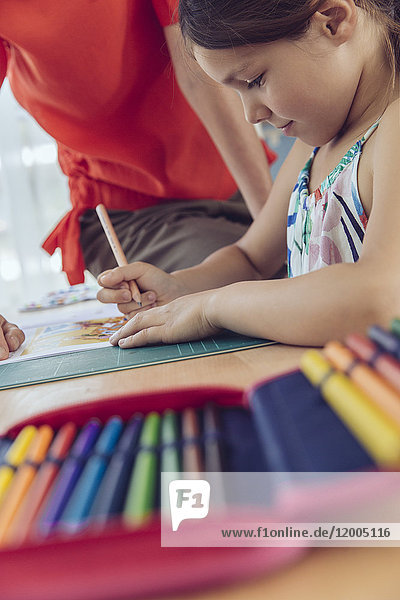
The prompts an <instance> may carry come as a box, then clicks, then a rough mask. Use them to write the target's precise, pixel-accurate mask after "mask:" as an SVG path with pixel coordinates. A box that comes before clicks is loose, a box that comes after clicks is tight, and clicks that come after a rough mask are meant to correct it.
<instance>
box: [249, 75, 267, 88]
mask: <svg viewBox="0 0 400 600" xmlns="http://www.w3.org/2000/svg"><path fill="white" fill-rule="evenodd" d="M262 78H263V76H262V75H259V76H258V77H256V78H255V79H253V80H252V81H248V82H247V89H248V90H251V88H253V87H261V85H262V84H261V80H262Z"/></svg>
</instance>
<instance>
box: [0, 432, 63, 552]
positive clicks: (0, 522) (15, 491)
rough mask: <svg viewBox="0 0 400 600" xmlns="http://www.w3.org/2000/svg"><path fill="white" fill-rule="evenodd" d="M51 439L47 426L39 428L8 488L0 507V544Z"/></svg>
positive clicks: (5, 536) (51, 434) (4, 539)
mask: <svg viewBox="0 0 400 600" xmlns="http://www.w3.org/2000/svg"><path fill="white" fill-rule="evenodd" d="M52 438H53V430H52V428H51V427H50V426H49V425H42V426H41V427H39V429H38V432H37V434H36V436H35V438H34V440H33V441H32V443H31V444H30V446H29V449H28V452H27V454H26V456H25V461H26V462H24V463H23V464H21V466H20V467H19V469H18V471H17V472H16V474H15V476H14V478H13V480H12V482H11V484H10V485H9V487H8V491H7V493H6V494H5V497H4V501H3V503H2V505H1V507H0V544H1V543H3V542H4V541H6V540H7V535H8V530H9V528H10V526H11V523H12V521H13V519H14V517H15V515H16V513H17V511H18V508H19V506H20V505H21V503H22V500H23V499H24V497H25V494H26V493H27V491H28V489H29V486H30V485H31V483H32V481H33V479H34V477H35V475H36V472H37V469H38V468H39V466H40V464H41V463H42V462H43V461H44V459H45V458H46V454H47V450H48V448H49V446H50V442H51V440H52Z"/></svg>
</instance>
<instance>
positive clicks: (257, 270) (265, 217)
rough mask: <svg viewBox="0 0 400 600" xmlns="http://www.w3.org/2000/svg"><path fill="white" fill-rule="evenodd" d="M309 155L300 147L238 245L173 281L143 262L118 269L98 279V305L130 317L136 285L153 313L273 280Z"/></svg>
mask: <svg viewBox="0 0 400 600" xmlns="http://www.w3.org/2000/svg"><path fill="white" fill-rule="evenodd" d="M310 152H311V149H310V148H309V146H305V145H304V144H302V143H301V142H298V141H297V142H295V144H294V145H293V147H292V149H291V151H290V152H289V154H288V156H287V158H286V160H285V162H284V164H283V165H282V167H281V169H280V171H279V174H278V176H277V178H276V180H275V182H274V186H273V189H272V191H271V194H270V198H269V200H268V202H267V203H266V204H265V205H264V207H263V209H262V211H261V213H260V214H259V215H258V217H257V218H256V219H255V221H254V222H253V223H252V225H251V226H250V228H249V229H248V231H247V232H246V234H245V235H244V236H243V238H241V240H239V241H238V242H237V243H236V244H233V245H231V246H226V247H224V248H221V249H220V250H217V251H216V252H214V253H213V254H211V255H210V256H209V257H208V258H207V259H205V260H204V261H203V262H202V263H201V264H199V265H196V266H195V267H191V268H188V269H184V270H181V271H175V272H174V273H173V274H171V275H169V274H167V273H164V271H161V270H160V269H158V268H156V267H153V266H152V265H149V264H146V263H142V262H137V263H132V264H130V265H127V266H125V267H117V268H115V269H112V270H111V271H107V272H105V273H102V274H101V275H100V276H99V279H98V281H99V283H100V285H102V286H103V287H104V289H102V290H101V291H100V292H99V293H98V299H99V300H100V301H101V302H110V303H116V304H118V308H119V309H120V310H121V312H124V313H127V314H131V313H133V312H135V311H136V310H138V305H137V304H136V303H134V302H132V301H131V295H130V291H129V286H128V281H130V280H131V279H134V280H135V281H136V282H137V284H138V285H139V288H140V290H141V292H142V303H143V307H144V308H148V307H149V306H152V305H154V304H156V305H158V306H160V305H162V304H165V303H166V302H170V301H171V300H173V299H175V298H177V297H179V296H183V295H186V294H191V293H193V292H199V291H203V290H207V289H213V288H217V287H221V286H224V285H228V284H230V283H234V282H236V281H243V280H255V279H260V277H263V278H268V277H272V276H274V275H275V274H276V273H277V271H278V270H279V269H280V268H281V267H282V265H283V264H284V261H285V258H286V222H287V208H288V203H289V198H290V194H291V191H292V189H293V187H294V185H295V182H296V179H297V175H298V173H299V172H300V169H302V168H303V167H304V164H305V162H306V160H307V158H308V156H309V154H310ZM142 310H143V309H142Z"/></svg>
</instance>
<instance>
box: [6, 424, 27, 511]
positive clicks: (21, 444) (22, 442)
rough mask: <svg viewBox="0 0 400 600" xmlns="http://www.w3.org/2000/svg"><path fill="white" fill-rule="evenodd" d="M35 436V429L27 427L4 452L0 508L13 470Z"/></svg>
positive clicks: (12, 475) (23, 456) (19, 462)
mask: <svg viewBox="0 0 400 600" xmlns="http://www.w3.org/2000/svg"><path fill="white" fill-rule="evenodd" d="M35 435H36V427H33V425H27V426H26V427H24V428H23V429H22V431H20V432H19V434H18V435H17V437H16V438H15V440H14V441H13V443H12V445H11V446H10V448H9V449H8V451H7V452H6V455H5V457H4V459H5V464H4V465H3V466H2V467H0V506H1V504H2V502H3V500H4V497H5V495H6V492H7V490H8V488H9V486H10V484H11V481H12V479H13V477H14V473H15V470H16V468H17V467H18V466H19V465H20V464H21V463H22V461H23V460H24V458H25V455H26V453H27V451H28V448H29V446H30V444H31V443H32V440H33V438H34V437H35Z"/></svg>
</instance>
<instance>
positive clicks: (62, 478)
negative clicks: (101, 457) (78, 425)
mask: <svg viewBox="0 0 400 600" xmlns="http://www.w3.org/2000/svg"><path fill="white" fill-rule="evenodd" d="M100 428H101V424H100V422H99V421H98V420H97V419H91V420H90V421H88V423H86V425H85V426H84V427H83V428H82V430H81V432H80V433H79V435H78V437H77V438H76V440H75V442H74V445H73V446H72V449H71V452H70V454H69V455H68V457H67V458H66V459H65V461H64V464H63V466H62V467H61V469H60V471H59V473H58V477H57V479H56V481H55V483H54V486H53V491H52V493H51V496H50V497H49V500H48V502H47V503H46V505H45V507H44V509H43V512H42V513H41V516H40V520H39V524H38V532H39V533H40V534H42V535H48V534H49V533H51V532H52V531H53V529H54V528H55V526H56V524H57V522H58V520H59V518H60V516H61V514H62V512H63V510H64V508H65V506H66V504H67V502H68V500H69V498H70V496H71V494H72V491H73V489H74V487H75V485H76V482H77V481H78V479H79V476H80V474H81V472H82V469H83V465H84V462H85V461H86V459H87V457H88V455H89V452H90V451H91V449H92V447H93V444H94V443H95V441H96V438H97V436H98V434H99V431H100Z"/></svg>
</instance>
